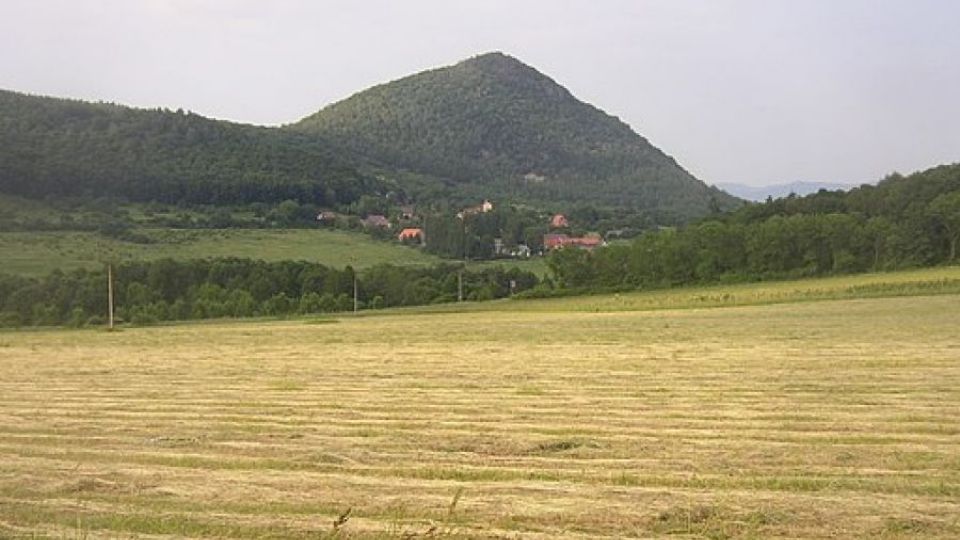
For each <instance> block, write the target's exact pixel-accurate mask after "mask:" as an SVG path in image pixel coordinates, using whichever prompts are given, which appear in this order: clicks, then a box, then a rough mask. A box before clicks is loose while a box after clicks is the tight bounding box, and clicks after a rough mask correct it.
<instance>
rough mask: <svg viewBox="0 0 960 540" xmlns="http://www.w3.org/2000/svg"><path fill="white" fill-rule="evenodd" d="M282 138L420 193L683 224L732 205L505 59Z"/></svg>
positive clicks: (627, 131)
mask: <svg viewBox="0 0 960 540" xmlns="http://www.w3.org/2000/svg"><path fill="white" fill-rule="evenodd" d="M285 129H286V130H287V131H290V132H295V133H316V134H320V135H323V136H324V137H325V138H326V139H327V140H329V141H331V142H332V143H333V144H335V145H337V146H338V147H339V148H342V149H343V150H344V151H347V152H349V153H351V154H352V155H355V156H359V157H362V158H364V159H366V160H368V161H369V163H371V164H372V165H374V166H375V167H378V168H380V170H381V171H384V172H385V174H387V175H390V173H391V172H396V171H406V172H408V173H414V174H415V175H419V180H421V184H420V187H421V188H422V191H424V192H429V191H430V190H438V189H447V190H448V191H449V192H451V193H453V194H457V193H460V194H470V195H471V196H480V195H484V196H488V197H491V198H494V197H511V198H515V199H525V200H529V201H534V202H539V201H547V202H552V203H556V202H561V203H594V204H600V205H610V206H618V207H634V208H638V209H643V210H649V211H655V212H659V213H660V214H662V215H669V216H674V217H678V218H680V219H689V218H693V217H698V216H703V215H705V214H707V213H709V212H710V211H711V209H713V210H716V209H717V208H721V209H730V208H734V207H736V206H737V205H738V203H739V201H738V200H737V199H735V198H734V197H732V196H730V195H728V194H726V193H724V192H722V191H720V190H718V189H715V188H711V187H708V186H707V185H705V184H704V183H703V182H701V181H699V180H697V179H696V178H694V177H693V176H692V175H691V174H690V173H688V172H687V171H685V170H684V169H683V168H682V167H680V166H679V165H678V164H677V163H676V161H674V159H673V158H671V157H670V156H668V155H666V154H664V153H663V152H662V151H660V150H659V149H657V148H656V147H654V146H653V145H651V144H650V143H649V142H648V141H647V140H646V139H644V138H643V137H642V136H640V135H639V134H637V133H636V132H634V131H633V130H632V129H631V128H630V126H628V125H627V124H625V123H623V122H622V121H620V120H619V119H617V118H616V117H613V116H610V115H608V114H606V113H604V112H603V111H601V110H599V109H597V108H596V107H593V106H591V105H589V104H587V103H584V102H582V101H580V100H578V99H577V98H575V97H574V96H573V95H572V94H571V93H570V92H569V91H567V89H565V88H564V87H562V86H560V85H559V84H557V83H556V82H554V81H553V80H552V79H550V78H549V77H547V76H546V75H543V74H542V73H540V72H538V71H537V70H535V69H534V68H532V67H530V66H527V65H525V64H523V63H521V62H520V61H518V60H516V59H515V58H512V57H510V56H507V55H505V54H502V53H490V54H484V55H481V56H477V57H474V58H471V59H469V60H466V61H463V62H460V63H458V64H456V65H453V66H449V67H443V68H439V69H433V70H430V71H425V72H422V73H418V74H416V75H412V76H409V77H406V78H403V79H400V80H397V81H393V82H390V83H387V84H383V85H379V86H375V87H373V88H370V89H368V90H364V91H362V92H360V93H358V94H355V95H353V96H352V97H350V98H347V99H345V100H343V101H341V102H338V103H335V104H333V105H330V106H329V107H326V108H324V109H322V110H320V111H319V112H317V113H316V114H313V115H311V116H309V117H307V118H304V119H303V120H301V121H300V122H297V123H296V124H293V125H290V126H287V127H286V128H285ZM398 178H400V179H401V182H402V181H403V178H404V177H403V175H398ZM431 180H433V182H431ZM401 185H403V186H404V187H405V188H407V189H410V190H415V189H417V184H416V183H415V182H413V181H408V182H407V183H406V184H403V183H401Z"/></svg>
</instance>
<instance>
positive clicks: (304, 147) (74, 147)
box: [0, 90, 379, 205]
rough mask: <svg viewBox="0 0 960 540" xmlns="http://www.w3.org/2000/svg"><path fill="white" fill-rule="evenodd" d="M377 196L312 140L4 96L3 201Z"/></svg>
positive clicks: (0, 111) (0, 136)
mask: <svg viewBox="0 0 960 540" xmlns="http://www.w3.org/2000/svg"><path fill="white" fill-rule="evenodd" d="M378 188H379V186H378V182H377V181H376V180H373V179H371V178H368V177H364V176H362V175H360V174H359V173H358V172H357V171H356V170H355V169H354V168H353V167H352V166H350V164H349V162H347V161H345V160H343V159H341V158H340V157H339V156H338V154H337V153H336V152H335V151H333V150H332V149H331V147H330V145H329V144H328V143H327V142H325V141H324V140H323V138H322V137H319V136H316V135H315V134H304V133H297V132H294V131H284V130H280V129H276V128H272V129H271V128H264V127H256V126H250V125H241V124H234V123H230V122H223V121H217V120H211V119H208V118H204V117H202V116H198V115H196V114H192V113H184V112H182V111H176V112H174V111H167V110H143V109H132V108H128V107H123V106H118V105H112V104H102V103H97V104H94V103H85V102H81V101H73V100H65V99H55V98H47V97H37V96H29V95H24V94H19V93H14V92H9V91H2V90H0V192H4V193H12V194H17V195H24V196H28V197H46V196H53V197H56V196H73V195H90V196H102V195H113V196H123V197H126V198H129V199H131V200H142V201H149V200H155V201H163V202H193V203H213V204H217V203H247V202H256V201H264V202H271V201H281V200H285V199H297V200H301V201H305V202H306V201H310V202H314V203H317V204H329V205H332V204H336V203H342V202H350V201H352V200H354V199H356V198H358V197H359V196H360V195H362V194H365V193H372V192H374V191H376V190H377V189H378Z"/></svg>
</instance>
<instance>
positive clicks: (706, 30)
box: [0, 0, 960, 185]
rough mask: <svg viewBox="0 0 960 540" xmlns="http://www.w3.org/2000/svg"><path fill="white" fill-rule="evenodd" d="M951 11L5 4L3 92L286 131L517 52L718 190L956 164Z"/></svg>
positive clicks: (666, 1) (519, 0)
mask: <svg viewBox="0 0 960 540" xmlns="http://www.w3.org/2000/svg"><path fill="white" fill-rule="evenodd" d="M957 21H960V2H957V1H955V0H900V1H889V0H632V1H626V0H624V1H621V0H590V1H587V0H585V1H580V0H509V1H507V0H482V1H481V0H474V1H469V2H468V1H457V0H402V1H401V0H396V1H386V0H354V1H349V0H343V1H336V0H314V1H308V0H236V1H229V0H0V88H4V89H7V90H16V91H20V92H27V93H32V94H41V95H51V96H58V97H72V98H79V99H85V100H94V101H98V100H102V101H110V102H116V103H123V104H126V105H132V106H137V107H167V108H170V109H177V108H183V109H186V110H191V111H194V112H196V113H199V114H203V115H205V116H210V117H214V118H220V119H226V120H232V121H237V122H245V123H254V124H264V125H280V124H285V123H290V122H294V121H296V120H297V119H299V118H301V117H303V116H306V115H307V114H310V113H312V112H315V111H316V110H318V109H320V108H322V107H323V106H324V105H327V104H330V103H333V102H335V101H338V100H340V99H343V98H346V97H348V96H349V95H351V94H353V93H355V92H357V91H360V90H362V89H364V88H367V87H369V86H372V85H375V84H378V83H382V82H386V81H389V80H392V79H396V78H399V77H402V76H405V75H408V74H410V73H414V72H417V71H421V70H424V69H429V68H432V67H438V66H443V65H449V64H453V63H456V62H457V61H460V60H463V59H466V58H469V57H471V56H474V55H477V54H481V53H484V52H490V51H503V52H506V53H508V54H510V55H512V56H514V57H516V58H518V59H520V60H521V61H523V62H525V63H527V64H530V65H532V66H533V67H535V68H537V69H538V70H540V71H541V72H543V73H545V74H547V75H549V76H550V77H552V78H553V79H554V80H556V81H557V82H559V83H560V84H562V85H564V86H566V87H567V88H568V89H569V90H570V91H571V92H573V94H574V95H575V96H577V97H579V98H580V99H582V100H584V101H587V102H589V103H591V104H593V105H595V106H597V107H599V108H601V109H603V110H604V111H606V112H607V113H610V114H613V115H615V116H617V117H619V118H620V119H621V120H623V121H625V122H627V123H628V124H630V125H631V126H632V127H633V128H634V129H635V130H636V131H638V132H639V133H640V134H642V135H643V136H645V137H646V138H647V139H649V140H650V141H651V142H652V143H653V144H654V145H656V146H658V147H659V148H661V149H662V150H663V151H665V152H666V153H667V154H670V155H671V156H673V157H674V158H676V160H677V161H678V162H679V163H680V164H681V165H682V166H684V167H685V168H686V169H687V170H689V171H691V172H692V173H693V174H694V175H696V176H697V177H698V178H700V179H702V180H704V181H706V182H708V183H722V182H738V183H744V184H749V185H764V184H775V183H783V182H790V181H798V180H803V181H821V182H843V183H862V182H873V181H876V180H878V179H880V178H881V177H883V176H885V175H887V174H889V173H891V172H893V171H898V172H902V173H909V172H912V171H915V170H921V169H925V168H928V167H930V166H933V165H937V164H940V163H953V162H957V161H960V31H958V30H957V26H956V25H957Z"/></svg>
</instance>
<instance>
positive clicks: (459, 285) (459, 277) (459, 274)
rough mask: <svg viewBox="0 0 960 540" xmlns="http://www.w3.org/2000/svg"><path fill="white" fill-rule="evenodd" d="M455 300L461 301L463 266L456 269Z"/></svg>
mask: <svg viewBox="0 0 960 540" xmlns="http://www.w3.org/2000/svg"><path fill="white" fill-rule="evenodd" d="M457 302H463V268H461V269H460V270H458V271H457Z"/></svg>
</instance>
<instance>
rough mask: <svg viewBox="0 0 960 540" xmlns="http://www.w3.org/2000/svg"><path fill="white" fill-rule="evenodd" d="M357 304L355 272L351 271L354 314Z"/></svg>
mask: <svg viewBox="0 0 960 540" xmlns="http://www.w3.org/2000/svg"><path fill="white" fill-rule="evenodd" d="M357 306H358V302H357V271H356V270H354V271H353V313H354V314H356V313H357V311H358V310H359V309H358V307H357Z"/></svg>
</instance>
